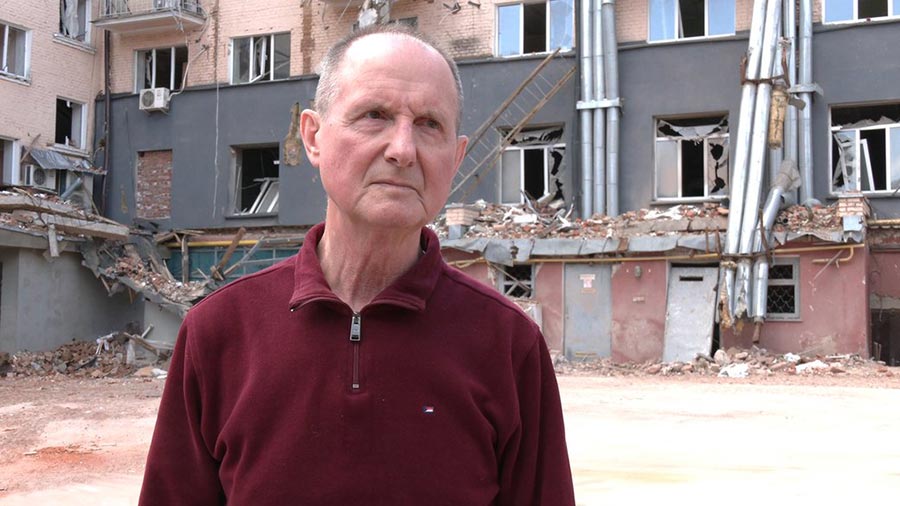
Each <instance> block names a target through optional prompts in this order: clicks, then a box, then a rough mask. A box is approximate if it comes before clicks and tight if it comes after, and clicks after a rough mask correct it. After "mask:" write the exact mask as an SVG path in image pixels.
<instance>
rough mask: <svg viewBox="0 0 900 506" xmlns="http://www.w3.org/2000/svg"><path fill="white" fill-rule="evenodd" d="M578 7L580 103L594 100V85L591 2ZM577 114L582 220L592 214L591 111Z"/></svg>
mask: <svg viewBox="0 0 900 506" xmlns="http://www.w3.org/2000/svg"><path fill="white" fill-rule="evenodd" d="M580 5H581V9H580V11H579V12H580V20H581V23H580V28H581V32H580V33H581V39H580V42H579V46H580V47H579V49H580V50H581V100H582V102H589V101H591V100H593V99H594V94H593V89H592V87H593V85H594V83H593V77H592V76H593V68H592V65H593V61H592V54H591V33H592V31H591V0H581V2H580ZM579 114H580V115H581V117H580V121H579V123H580V127H581V177H582V181H583V184H582V190H581V191H582V193H581V214H582V217H583V218H590V217H591V215H593V214H594V165H593V163H592V156H593V154H594V153H593V150H594V145H593V139H592V127H593V125H592V122H593V110H592V109H588V108H584V109H581V111H580V112H579Z"/></svg>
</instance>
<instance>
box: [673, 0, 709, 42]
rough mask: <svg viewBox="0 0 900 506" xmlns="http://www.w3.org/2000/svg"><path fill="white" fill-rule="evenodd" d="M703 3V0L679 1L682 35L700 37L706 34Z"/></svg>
mask: <svg viewBox="0 0 900 506" xmlns="http://www.w3.org/2000/svg"><path fill="white" fill-rule="evenodd" d="M704 3H705V1H704V0H681V1H680V2H679V10H680V14H681V36H682V37H702V36H704V35H706V26H705V25H706V16H705V15H704V12H705V9H704V7H703V4H704Z"/></svg>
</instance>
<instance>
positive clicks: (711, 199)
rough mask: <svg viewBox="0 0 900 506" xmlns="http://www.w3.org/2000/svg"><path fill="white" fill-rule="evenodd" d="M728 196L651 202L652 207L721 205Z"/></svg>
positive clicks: (673, 198) (667, 199)
mask: <svg viewBox="0 0 900 506" xmlns="http://www.w3.org/2000/svg"><path fill="white" fill-rule="evenodd" d="M727 198H728V197H727V196H726V195H722V196H717V197H685V198H678V197H672V198H656V199H654V200H652V201H650V205H651V206H674V205H679V204H706V203H721V202H722V201H723V200H725V199H727Z"/></svg>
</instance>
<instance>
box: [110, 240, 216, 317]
mask: <svg viewBox="0 0 900 506" xmlns="http://www.w3.org/2000/svg"><path fill="white" fill-rule="evenodd" d="M132 246H133V245H131V244H121V243H114V242H107V243H106V244H104V245H103V246H101V247H100V249H99V253H100V256H101V257H107V258H108V259H109V260H110V261H111V263H104V264H105V266H104V267H101V268H99V269H98V273H99V274H100V275H102V276H104V277H106V278H108V279H109V280H111V281H113V282H114V283H115V282H116V281H122V280H126V279H127V280H129V281H130V282H129V283H128V286H129V288H133V289H137V290H138V291H142V292H143V291H145V290H148V289H149V290H151V291H153V292H155V293H156V294H158V295H160V296H162V297H163V298H165V299H168V300H170V301H172V302H178V303H182V304H190V303H192V302H194V301H196V300H197V299H200V298H202V297H204V296H205V295H207V293H208V292H210V291H211V290H210V289H209V288H208V287H207V283H205V282H202V281H192V282H189V283H182V282H181V281H176V280H175V279H174V278H173V277H172V274H171V273H170V272H169V270H168V268H167V267H166V266H165V264H164V263H163V261H162V259H161V258H157V257H156V256H155V255H146V258H145V257H144V256H142V255H140V254H139V253H137V248H134V247H132Z"/></svg>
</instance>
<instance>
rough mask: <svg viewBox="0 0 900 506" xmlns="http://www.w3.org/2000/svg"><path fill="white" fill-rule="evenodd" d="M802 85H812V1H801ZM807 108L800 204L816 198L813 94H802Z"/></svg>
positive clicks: (802, 119) (802, 115)
mask: <svg viewBox="0 0 900 506" xmlns="http://www.w3.org/2000/svg"><path fill="white" fill-rule="evenodd" d="M798 84H800V85H804V86H807V85H810V84H812V0H800V75H799V83H798ZM800 100H802V101H803V102H804V103H805V104H806V107H804V108H803V110H802V111H800V137H799V140H798V145H799V150H800V153H799V160H798V161H797V162H798V165H799V166H800V179H801V181H802V183H801V184H800V202H801V203H806V202H807V201H809V200H810V199H812V198H814V197H813V195H814V194H815V192H814V188H813V177H812V93H809V92H805V93H801V94H800Z"/></svg>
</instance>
